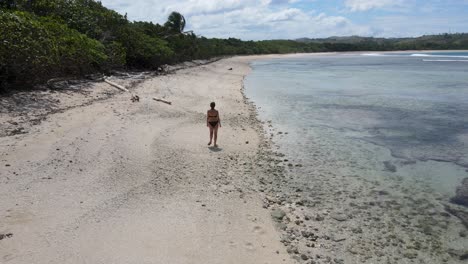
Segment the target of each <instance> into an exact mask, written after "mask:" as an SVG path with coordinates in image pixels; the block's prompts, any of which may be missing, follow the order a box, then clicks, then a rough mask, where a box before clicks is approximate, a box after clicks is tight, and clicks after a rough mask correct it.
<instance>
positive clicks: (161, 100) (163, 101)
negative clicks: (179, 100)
mask: <svg viewBox="0 0 468 264" xmlns="http://www.w3.org/2000/svg"><path fill="white" fill-rule="evenodd" d="M153 100H155V101H158V102H162V103H165V104H168V105H172V102H169V101H166V100H163V99H159V98H156V97H153Z"/></svg>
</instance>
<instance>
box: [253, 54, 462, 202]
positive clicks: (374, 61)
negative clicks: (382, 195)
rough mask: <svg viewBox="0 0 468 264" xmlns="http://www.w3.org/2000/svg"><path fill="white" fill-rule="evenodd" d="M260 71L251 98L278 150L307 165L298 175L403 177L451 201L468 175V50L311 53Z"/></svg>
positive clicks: (264, 63) (263, 65)
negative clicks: (329, 173) (266, 124)
mask: <svg viewBox="0 0 468 264" xmlns="http://www.w3.org/2000/svg"><path fill="white" fill-rule="evenodd" d="M252 67H253V72H252V73H251V74H250V75H249V76H247V78H246V80H245V85H246V95H247V97H249V98H250V99H251V100H252V101H253V102H254V103H255V104H256V106H257V107H258V108H259V115H260V118H261V119H262V120H264V121H271V124H272V127H271V128H270V127H266V128H267V129H271V131H269V132H268V133H271V134H272V139H273V141H274V142H275V143H276V144H277V146H278V147H279V150H280V151H281V152H283V153H285V154H287V156H288V157H289V158H290V159H291V160H293V161H295V162H297V163H301V165H304V167H303V168H301V169H300V170H296V171H295V172H296V174H300V175H297V176H298V177H303V179H302V181H303V182H307V181H308V180H310V181H313V180H314V174H313V173H312V172H313V171H314V170H315V171H316V170H317V169H318V168H319V169H320V170H321V171H323V172H326V171H327V170H328V171H333V172H334V173H338V174H339V176H347V175H356V174H357V175H360V176H365V177H368V178H369V179H383V180H385V179H386V178H389V177H400V178H403V179H405V180H408V181H411V182H414V183H415V184H421V185H425V186H429V187H428V188H430V191H431V192H434V194H436V193H437V194H441V195H445V197H446V198H447V197H449V196H450V195H452V194H453V193H454V191H455V187H456V185H457V184H459V183H460V181H461V179H463V178H464V177H468V172H467V171H468V52H417V53H416V52H413V53H367V54H355V53H354V54H330V55H323V56H322V55H321V56H314V55H311V56H307V55H305V56H302V57H294V58H281V59H266V60H258V61H255V62H253V63H252ZM278 132H282V133H278ZM286 132H287V134H285V133H286ZM318 157H320V159H319V158H318ZM318 160H321V162H320V163H318ZM324 160H327V161H324ZM337 164H339V166H338V165H337Z"/></svg>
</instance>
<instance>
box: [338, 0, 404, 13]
mask: <svg viewBox="0 0 468 264" xmlns="http://www.w3.org/2000/svg"><path fill="white" fill-rule="evenodd" d="M407 2H408V1H405V0H345V6H346V7H347V8H349V9H350V10H351V11H353V12H356V11H368V10H371V9H376V8H387V7H402V6H405V3H407Z"/></svg>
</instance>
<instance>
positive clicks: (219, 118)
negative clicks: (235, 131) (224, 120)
mask: <svg viewBox="0 0 468 264" xmlns="http://www.w3.org/2000/svg"><path fill="white" fill-rule="evenodd" d="M218 122H219V127H221V117H219V112H218Z"/></svg>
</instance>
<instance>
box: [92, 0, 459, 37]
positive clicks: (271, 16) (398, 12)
mask: <svg viewBox="0 0 468 264" xmlns="http://www.w3.org/2000/svg"><path fill="white" fill-rule="evenodd" d="M101 2H102V4H103V5H104V6H106V7H108V8H110V9H113V10H115V11H117V12H119V13H121V14H127V17H128V19H129V20H132V21H151V22H153V23H159V24H163V23H164V22H165V21H166V19H167V16H168V15H169V14H170V13H171V12H172V11H177V12H179V13H181V14H182V15H184V17H185V19H186V21H187V25H186V29H185V30H193V31H194V33H195V34H197V35H199V36H205V37H209V38H212V37H216V38H229V37H234V38H240V39H243V40H266V39H297V38H303V37H307V38H322V37H331V36H351V35H359V36H373V37H416V36H421V35H428V34H439V33H460V32H468V0H176V1H174V0H130V1H129V0H101Z"/></svg>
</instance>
